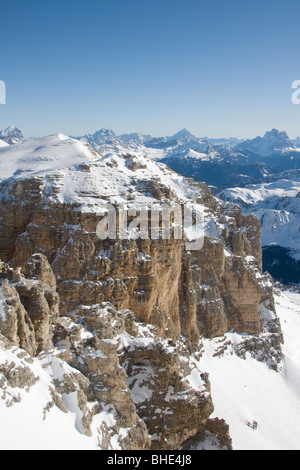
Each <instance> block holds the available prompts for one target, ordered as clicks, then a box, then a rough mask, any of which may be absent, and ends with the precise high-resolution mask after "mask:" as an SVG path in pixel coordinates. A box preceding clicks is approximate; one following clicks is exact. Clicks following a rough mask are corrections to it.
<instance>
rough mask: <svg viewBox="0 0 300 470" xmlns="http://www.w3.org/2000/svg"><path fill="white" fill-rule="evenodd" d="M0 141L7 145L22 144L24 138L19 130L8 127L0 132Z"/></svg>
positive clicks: (14, 127)
mask: <svg viewBox="0 0 300 470" xmlns="http://www.w3.org/2000/svg"><path fill="white" fill-rule="evenodd" d="M0 139H1V140H3V141H4V142H6V143H7V144H17V143H20V142H24V140H25V138H24V136H23V134H22V132H21V130H20V129H19V128H18V127H16V126H13V125H11V126H9V127H7V128H6V129H3V130H0Z"/></svg>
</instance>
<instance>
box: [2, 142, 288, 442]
mask: <svg viewBox="0 0 300 470" xmlns="http://www.w3.org/2000/svg"><path fill="white" fill-rule="evenodd" d="M58 140H59V141H60V140H61V137H59V138H58ZM70 142H71V143H70V145H71V150H72V145H75V146H76V148H75V149H73V150H74V152H75V150H76V152H77V153H78V145H80V146H82V144H81V143H80V144H79V143H76V144H75V143H74V144H73V143H72V142H73V141H72V139H70ZM63 143H64V145H65V144H66V141H65V139H63ZM31 145H33V144H31ZM35 145H38V144H37V143H35ZM57 147H58V148H59V142H58V143H57ZM38 148H39V147H38ZM80 150H81V147H80ZM55 151H56V152H57V149H55ZM60 151H61V152H63V151H64V147H62V148H61V149H60ZM68 152H69V153H68V155H69V154H70V149H69V148H68ZM88 152H90V153H88ZM32 153H34V152H32ZM50 153H51V152H50ZM71 154H72V152H71ZM55 155H56V154H55ZM76 155H77V154H76ZM52 162H53V159H52V160H51V165H52ZM68 164H69V160H68ZM0 192H1V197H0V221H1V223H0V258H1V259H2V260H3V263H2V265H1V305H2V306H1V309H2V310H1V312H2V314H1V315H0V332H1V335H2V336H1V338H2V343H1V344H2V347H3V348H4V349H11V348H13V347H17V348H21V349H22V350H25V351H26V354H28V355H30V356H31V357H33V358H35V360H37V358H38V360H40V361H42V360H45V357H47V361H48V362H47V364H48V365H47V367H51V364H52V363H53V361H59V363H60V365H61V367H62V368H63V369H65V370H66V373H65V374H63V379H62V378H61V377H59V378H58V379H53V382H52V383H51V390H52V392H51V393H52V395H53V400H52V402H53V403H52V405H51V406H54V405H55V406H58V407H60V409H62V410H63V411H64V412H68V406H67V404H68V400H67V398H66V397H68V396H69V395H70V394H74V393H75V394H76V396H77V408H78V410H79V411H78V416H79V418H78V422H77V426H78V429H79V430H80V432H83V433H85V434H86V435H95V434H96V435H97V439H98V441H97V442H98V445H99V447H100V448H102V449H108V448H122V449H147V448H149V447H152V448H154V449H177V448H181V447H182V446H184V445H185V443H186V442H189V441H188V440H189V439H191V438H193V437H194V436H196V435H197V434H198V433H201V432H202V433H203V432H205V430H207V431H209V432H212V429H214V428H216V429H217V428H218V429H219V427H220V426H219V425H218V426H217V425H213V424H212V422H211V421H210V420H209V416H210V415H211V413H212V411H213V403H212V400H211V396H210V385H209V378H208V377H207V375H206V374H205V371H203V370H201V339H202V338H203V337H206V338H212V337H216V336H222V335H224V334H225V333H226V332H227V331H228V330H235V331H236V332H240V333H248V335H249V336H247V338H246V339H245V341H243V342H242V345H241V347H240V350H241V351H240V353H241V354H242V353H243V352H245V351H247V350H248V351H249V350H251V351H252V352H253V351H254V350H255V348H256V350H257V349H259V346H258V344H259V345H260V346H261V345H263V347H266V351H267V350H269V351H272V354H271V353H270V356H272V357H273V358H274V354H273V353H274V350H275V349H276V351H277V352H278V357H280V327H279V325H278V322H276V318H275V314H274V308H273V306H272V288H271V287H270V280H269V278H268V277H267V276H265V275H264V274H262V272H261V247H260V235H261V229H260V224H259V222H258V220H257V219H256V218H254V217H253V216H247V217H246V216H244V215H243V214H242V212H241V210H240V209H239V207H238V206H236V205H234V204H232V203H224V202H221V201H218V200H217V199H215V198H214V197H213V194H212V192H211V191H210V190H209V188H207V187H206V186H205V185H204V184H196V183H194V182H192V181H187V180H185V179H184V178H182V177H179V176H178V175H175V174H173V173H171V172H170V171H169V170H168V169H167V168H165V167H164V166H163V165H161V164H156V163H154V162H150V161H149V160H148V159H146V158H144V157H143V158H142V157H139V158H136V157H134V156H130V157H128V156H124V157H107V158H105V159H101V158H100V155H97V154H96V153H95V152H94V151H91V150H88V149H87V148H86V147H85V148H84V153H83V154H82V162H81V163H80V164H76V165H75V164H74V165H71V166H68V167H67V168H64V169H63V168H62V166H60V167H59V169H56V168H54V169H53V168H51V169H48V168H46V170H45V169H43V171H40V172H38V174H32V172H31V173H30V174H28V171H27V174H26V175H21V176H20V177H19V176H18V177H11V178H9V179H7V180H6V181H3V182H2V183H1V186H0ZM122 197H123V198H124V197H126V201H127V204H128V206H129V207H131V209H132V208H135V209H137V206H136V204H137V203H141V204H143V205H147V204H149V203H151V204H153V203H154V202H155V203H158V204H161V203H164V204H167V205H172V204H174V203H177V204H180V205H181V206H183V205H184V204H190V203H194V204H195V205H196V206H197V207H198V208H200V209H201V211H202V213H203V214H205V216H204V220H205V237H204V244H203V247H202V248H201V249H199V250H191V249H188V248H187V245H186V243H185V241H186V240H185V239H184V238H183V239H176V237H174V235H173V236H170V237H169V238H168V239H163V238H158V239H156V240H152V239H151V238H146V239H143V238H141V237H138V238H136V237H127V239H122V238H121V237H118V236H117V237H116V239H112V240H110V239H106V240H100V239H99V237H98V236H97V224H98V223H99V220H101V217H100V216H99V210H100V207H101V204H102V205H103V204H104V203H106V202H107V201H113V202H112V203H113V205H114V206H115V207H116V208H117V206H118V201H119V200H120V198H122ZM148 222H150V219H149V220H148ZM266 311H268V312H269V315H266V313H265V312H266ZM270 312H271V313H270ZM45 354H46V356H45ZM267 356H268V353H267V352H266V353H265V356H264V357H260V358H259V359H260V360H264V359H265V357H267ZM272 366H273V367H274V368H276V360H275V361H274V360H273V362H272ZM9 368H10V366H9V365H2V366H1V364H0V373H1V374H2V380H4V382H3V387H4V388H5V387H6V388H8V385H9V386H10V387H13V384H11V383H10V379H9V377H10V372H9ZM25 368H26V367H25ZM25 375H26V374H25ZM29 375H30V374H29ZM31 381H32V380H31V379H30V383H31ZM0 383H1V382H0ZM108 415H110V416H111V419H110V420H109V419H107V416H108ZM96 422H97V423H99V425H98V427H97V429H96V430H95V429H94V427H93V426H94V424H93V423H96ZM225 428H226V426H225ZM218 433H219V434H220V432H219V431H218V432H216V434H218ZM226 433H227V431H226V432H225V434H226ZM223 437H224V436H223ZM226 439H227V440H226ZM226 439H225V440H226V442H227V443H228V442H229V441H228V436H227V437H226ZM227 447H228V446H227ZM229 447H230V446H229Z"/></svg>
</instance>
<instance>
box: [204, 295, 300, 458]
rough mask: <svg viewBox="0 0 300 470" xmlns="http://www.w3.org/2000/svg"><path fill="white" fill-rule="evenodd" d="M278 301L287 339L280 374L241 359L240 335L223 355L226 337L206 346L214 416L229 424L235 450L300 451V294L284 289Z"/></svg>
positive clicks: (231, 340) (230, 335)
mask: <svg viewBox="0 0 300 470" xmlns="http://www.w3.org/2000/svg"><path fill="white" fill-rule="evenodd" d="M275 300H276V311H277V314H278V316H279V318H280V321H281V326H282V332H283V337H284V345H283V358H282V362H281V369H280V371H279V372H275V371H274V370H272V369H270V368H269V367H268V365H267V364H266V363H264V362H258V361H256V360H255V359H254V358H252V357H251V356H250V354H249V353H247V358H246V360H244V359H242V358H240V357H238V356H237V355H236V354H235V353H234V348H233V347H232V346H231V345H232V344H233V345H234V344H236V343H238V342H239V341H240V337H239V335H236V334H233V333H228V334H226V336H225V338H223V344H224V343H225V342H229V343H230V346H228V347H227V350H225V352H224V354H223V355H220V356H215V354H216V352H217V351H218V349H219V348H220V338H216V339H214V340H205V341H204V344H205V352H204V356H203V359H202V360H201V365H202V367H204V368H205V369H206V370H207V372H209V376H210V381H211V393H212V398H213V402H214V405H215V411H214V413H213V416H214V417H219V418H224V419H225V420H226V421H227V423H228V424H229V427H230V434H231V437H232V441H233V448H234V450H299V449H300V442H299V435H300V352H299V351H300V339H299V338H300V294H299V293H298V294H297V293H292V292H289V291H286V292H284V293H282V292H280V291H279V290H278V291H277V292H276V295H275ZM224 384H226V386H224Z"/></svg>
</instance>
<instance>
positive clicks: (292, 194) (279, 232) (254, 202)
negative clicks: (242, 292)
mask: <svg viewBox="0 0 300 470" xmlns="http://www.w3.org/2000/svg"><path fill="white" fill-rule="evenodd" d="M218 196H219V197H220V198H221V199H223V200H225V201H234V202H236V203H237V204H239V205H240V206H241V207H242V210H243V212H244V213H245V214H249V213H253V214H255V215H256V216H257V217H258V218H259V220H260V221H261V224H262V245H263V247H264V259H265V263H264V264H265V269H267V270H268V271H269V272H271V274H272V275H274V277H275V278H277V279H280V280H281V281H283V282H285V283H290V282H294V283H300V236H299V230H300V169H299V170H288V171H285V172H282V173H279V174H276V175H273V176H270V177H268V178H266V180H265V182H263V183H259V184H253V185H247V186H245V187H244V188H238V187H236V188H228V189H225V190H223V191H222V192H221V193H220V194H219V195H218Z"/></svg>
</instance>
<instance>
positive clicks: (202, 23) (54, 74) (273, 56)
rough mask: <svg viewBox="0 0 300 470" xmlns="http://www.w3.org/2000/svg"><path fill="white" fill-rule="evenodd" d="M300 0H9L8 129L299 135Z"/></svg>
mask: <svg viewBox="0 0 300 470" xmlns="http://www.w3.org/2000/svg"><path fill="white" fill-rule="evenodd" d="M299 16H300V1H299V0H260V1H256V0H253V1H251V2H244V1H241V0H240V1H236V0H223V1H213V0H211V1H202V0H159V1H158V0H151V1H150V0H149V1H148V0H139V1H138V0H106V1H103V0H98V1H91V0H86V1H79V0H72V1H70V0H61V1H57V0H51V1H48V0H44V1H40V0H39V1H36V0H30V2H25V1H24V0H22V1H19V0H10V1H9V2H2V5H1V17H0V43H1V54H0V80H3V81H5V83H6V88H7V104H6V105H0V128H4V127H7V126H8V125H10V124H14V125H16V126H18V127H20V128H21V129H22V130H23V133H24V134H25V135H26V136H27V137H29V136H38V135H46V134H52V133H55V132H63V133H65V134H69V135H74V136H79V135H83V134H85V133H92V132H95V131H96V130H98V129H100V128H102V127H104V128H111V129H113V130H114V131H115V132H116V133H117V134H121V133H125V132H142V133H147V134H148V133H150V134H152V135H154V136H161V135H171V134H173V133H175V132H177V131H178V130H180V129H182V128H184V127H185V128H188V129H189V130H190V131H191V132H193V133H194V134H195V135H197V136H202V137H203V136H208V137H229V136H237V137H255V136H256V135H263V134H264V133H265V131H266V130H270V129H271V128H278V129H280V130H286V131H287V132H288V134H289V135H290V136H291V137H296V136H297V135H300V105H298V106H296V105H293V104H292V101H291V95H292V89H291V84H292V82H293V81H294V80H300V61H299V55H300V53H299V45H300V28H299Z"/></svg>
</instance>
